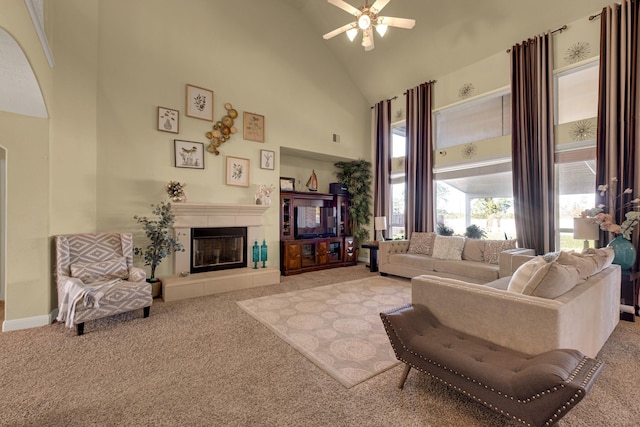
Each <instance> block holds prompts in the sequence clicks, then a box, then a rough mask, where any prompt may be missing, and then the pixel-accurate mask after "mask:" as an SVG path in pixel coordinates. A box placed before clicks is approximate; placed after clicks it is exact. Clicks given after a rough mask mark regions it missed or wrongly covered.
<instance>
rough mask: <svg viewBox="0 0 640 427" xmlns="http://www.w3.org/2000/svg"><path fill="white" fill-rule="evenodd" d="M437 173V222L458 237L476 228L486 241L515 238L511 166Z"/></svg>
mask: <svg viewBox="0 0 640 427" xmlns="http://www.w3.org/2000/svg"><path fill="white" fill-rule="evenodd" d="M469 166H471V165H465V167H464V168H457V169H455V170H449V171H445V172H436V174H435V179H436V210H437V219H436V221H437V223H438V224H444V225H445V226H447V227H448V228H450V229H452V230H453V232H454V233H455V234H458V235H463V234H464V233H465V232H466V228H467V227H468V226H469V225H471V224H474V225H477V226H478V227H480V228H481V229H483V230H484V231H485V232H486V238H487V239H504V238H509V239H512V238H515V236H516V228H515V221H514V216H513V191H512V181H511V163H510V162H502V163H494V164H492V165H489V166H479V165H478V166H472V167H469Z"/></svg>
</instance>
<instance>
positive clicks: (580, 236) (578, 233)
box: [573, 218, 600, 251]
mask: <svg viewBox="0 0 640 427" xmlns="http://www.w3.org/2000/svg"><path fill="white" fill-rule="evenodd" d="M573 238H574V239H576V240H584V248H583V250H585V251H586V250H587V249H589V240H598V239H599V238H600V227H599V226H598V224H597V223H595V222H594V220H593V219H592V218H573Z"/></svg>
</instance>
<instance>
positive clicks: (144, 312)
mask: <svg viewBox="0 0 640 427" xmlns="http://www.w3.org/2000/svg"><path fill="white" fill-rule="evenodd" d="M150 311H151V306H150V305H149V306H147V307H145V308H143V309H142V315H143V316H144V317H149V312H150Z"/></svg>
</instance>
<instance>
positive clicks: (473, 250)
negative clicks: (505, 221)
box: [462, 239, 485, 262]
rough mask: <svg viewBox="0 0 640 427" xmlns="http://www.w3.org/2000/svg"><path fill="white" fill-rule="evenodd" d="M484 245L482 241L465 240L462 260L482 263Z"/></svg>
mask: <svg viewBox="0 0 640 427" xmlns="http://www.w3.org/2000/svg"><path fill="white" fill-rule="evenodd" d="M484 244H485V241H484V240H482V239H466V240H465V241H464V249H463V250H462V259H464V260H468V261H477V262H482V261H484V255H483V254H484Z"/></svg>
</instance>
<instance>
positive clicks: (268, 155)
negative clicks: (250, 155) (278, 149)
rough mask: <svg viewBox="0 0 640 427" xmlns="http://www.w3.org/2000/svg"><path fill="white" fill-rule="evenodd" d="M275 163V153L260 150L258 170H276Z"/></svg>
mask: <svg viewBox="0 0 640 427" xmlns="http://www.w3.org/2000/svg"><path fill="white" fill-rule="evenodd" d="M275 163H276V153H275V151H269V150H260V169H271V170H274V169H275V168H276V166H275Z"/></svg>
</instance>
